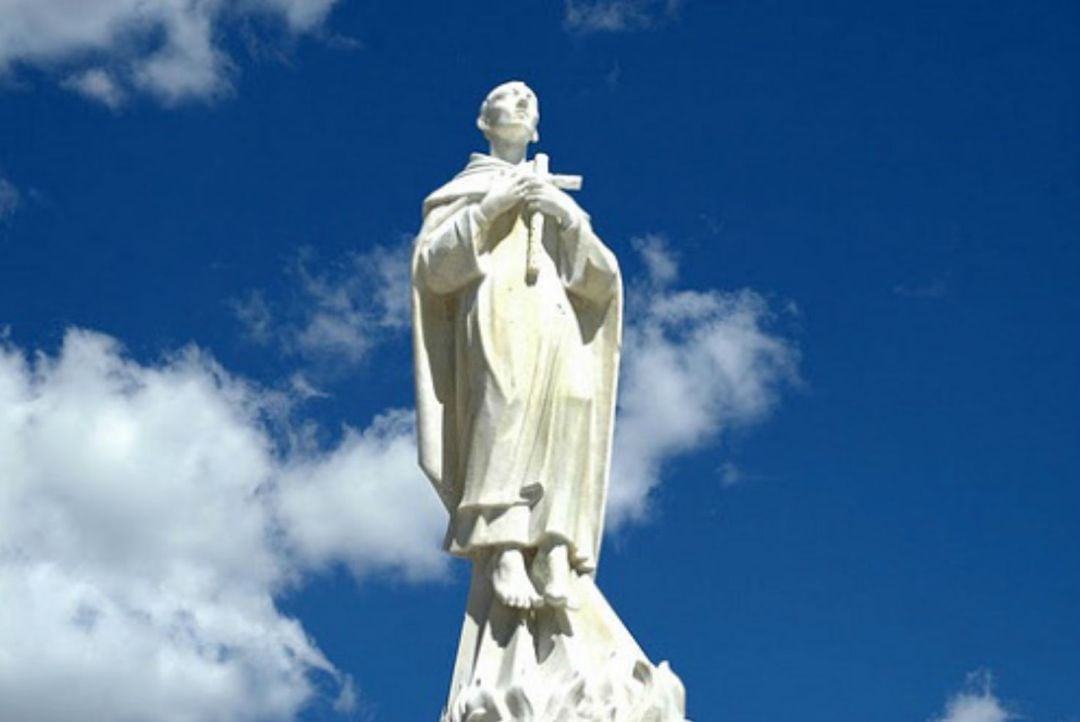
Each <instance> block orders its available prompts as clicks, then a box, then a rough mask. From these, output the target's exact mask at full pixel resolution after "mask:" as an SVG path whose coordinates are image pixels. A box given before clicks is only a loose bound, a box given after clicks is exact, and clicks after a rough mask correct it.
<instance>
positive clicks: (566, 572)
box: [534, 544, 578, 609]
mask: <svg viewBox="0 0 1080 722" xmlns="http://www.w3.org/2000/svg"><path fill="white" fill-rule="evenodd" d="M538 556H542V557H543V560H542V561H541V560H539V559H538V561H541V564H542V565H543V569H542V572H540V573H538V574H535V575H534V576H539V577H541V578H542V579H543V583H542V584H541V590H542V592H543V594H544V601H545V602H547V603H548V604H550V605H551V606H553V607H566V608H568V609H577V607H578V605H577V600H576V599H575V598H574V595H573V594H572V593H571V592H570V581H571V579H570V575H571V574H572V572H571V570H570V550H569V548H568V547H567V545H566V544H554V545H552V546H550V547H548V548H547V549H545V550H544V551H542V552H541V553H540V555H538ZM534 566H536V565H535V563H534Z"/></svg>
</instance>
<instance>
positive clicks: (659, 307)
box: [608, 236, 798, 528]
mask: <svg viewBox="0 0 1080 722" xmlns="http://www.w3.org/2000/svg"><path fill="white" fill-rule="evenodd" d="M635 245H636V246H637V247H638V248H639V249H640V250H641V251H642V252H643V255H644V260H645V262H646V265H647V267H648V269H649V270H650V273H651V274H652V278H651V282H650V283H649V284H648V285H647V286H644V287H636V288H635V287H633V286H632V287H631V290H630V293H631V296H630V304H629V308H628V325H627V328H626V333H625V339H624V343H623V363H622V381H621V385H622V390H621V392H620V395H619V413H618V419H617V424H616V432H615V454H614V468H613V470H612V483H611V491H610V495H609V506H608V514H609V527H611V528H617V527H618V526H619V525H620V524H621V523H623V522H626V521H630V520H634V519H640V518H642V517H645V516H646V515H647V513H648V502H649V493H650V491H651V490H652V489H654V488H655V487H656V486H657V485H658V484H659V483H660V481H661V472H662V469H663V465H664V463H665V462H666V461H667V460H669V459H671V458H672V457H674V456H677V455H678V454H681V453H685V452H687V451H690V450H693V449H696V448H700V447H702V446H703V445H705V444H708V443H711V442H714V441H715V439H716V437H717V435H718V434H719V433H721V432H722V431H723V430H725V429H727V428H730V427H733V426H738V425H744V424H747V423H751V422H754V421H757V420H760V419H762V418H763V417H764V416H765V415H767V414H768V413H769V412H770V411H771V410H772V408H773V407H774V406H775V405H776V403H777V401H778V399H779V395H780V391H781V390H782V389H783V387H784V385H785V384H789V383H792V382H795V381H796V380H797V363H798V354H797V352H796V350H795V348H794V347H793V346H792V345H791V343H790V342H788V341H787V340H785V339H784V338H782V337H781V336H778V335H776V334H775V333H773V332H772V331H771V330H770V322H771V320H772V319H773V312H772V311H771V310H770V308H769V305H768V303H767V302H766V300H765V299H764V298H762V297H761V296H760V295H758V294H756V293H754V292H752V291H739V292H735V293H723V292H719V291H705V292H699V291H679V290H673V289H671V288H670V286H669V285H668V284H669V282H671V281H673V280H674V279H675V278H676V275H677V272H678V267H677V264H676V262H675V259H674V258H673V257H672V256H671V255H670V254H669V253H668V252H667V251H666V250H665V248H664V245H663V242H662V240H661V239H660V238H659V237H656V236H652V237H649V238H647V239H644V240H642V241H638V242H637V243H635ZM732 468H734V467H732ZM728 476H730V475H726V476H724V479H727V478H728Z"/></svg>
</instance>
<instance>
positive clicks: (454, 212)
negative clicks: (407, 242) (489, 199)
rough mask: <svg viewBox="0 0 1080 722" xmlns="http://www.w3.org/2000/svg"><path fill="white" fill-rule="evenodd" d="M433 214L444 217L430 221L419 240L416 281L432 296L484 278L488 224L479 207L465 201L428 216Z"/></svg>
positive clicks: (430, 219) (439, 209)
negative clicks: (485, 240) (483, 253)
mask: <svg viewBox="0 0 1080 722" xmlns="http://www.w3.org/2000/svg"><path fill="white" fill-rule="evenodd" d="M434 214H440V216H441V217H434V218H432V217H429V218H428V219H427V220H426V221H425V223H424V228H423V229H422V230H421V232H420V236H419V237H418V238H417V248H416V270H417V277H418V280H419V282H420V283H422V284H423V285H424V287H425V288H426V289H427V290H428V291H431V292H432V293H437V294H445V293H452V292H454V291H457V290H458V289H460V288H463V287H464V286H466V285H468V284H469V283H472V282H473V281H475V280H476V279H478V278H481V277H482V276H483V275H484V268H483V260H482V256H481V252H482V249H483V247H484V237H485V235H486V233H487V220H486V219H485V218H484V216H483V214H482V213H481V211H480V204H479V203H468V202H465V200H464V199H461V200H460V201H458V202H455V203H454V204H452V205H451V207H450V208H447V209H443V208H436V209H434V210H432V211H431V212H430V214H429V216H431V215H434Z"/></svg>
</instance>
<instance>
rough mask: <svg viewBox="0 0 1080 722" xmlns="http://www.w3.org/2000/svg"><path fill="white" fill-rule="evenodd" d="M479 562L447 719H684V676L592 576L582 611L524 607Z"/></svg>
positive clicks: (583, 587) (580, 595)
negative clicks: (647, 649) (509, 602)
mask: <svg viewBox="0 0 1080 722" xmlns="http://www.w3.org/2000/svg"><path fill="white" fill-rule="evenodd" d="M485 567H486V565H484V564H477V565H475V566H474V570H473V576H472V584H471V587H470V589H469V602H468V608H467V610H466V615H465V624H464V626H463V628H462V632H461V643H460V645H459V647H458V656H457V662H456V664H455V666H454V678H453V682H452V683H451V687H450V698H449V702H448V704H447V707H446V709H445V710H444V711H443V715H442V718H441V722H686V718H685V692H684V690H683V685H682V682H680V681H679V678H678V677H676V676H675V674H674V673H673V672H672V671H671V669H670V668H669V667H668V665H667V663H666V662H664V663H662V664H660V665H659V666H655V665H653V664H652V663H651V662H650V661H649V660H648V658H647V657H646V656H645V654H644V652H642V651H641V648H640V647H639V646H638V645H637V643H636V642H635V641H634V639H633V637H632V636H631V635H630V632H629V631H628V630H627V629H626V627H625V626H624V625H623V624H622V621H621V620H620V619H619V617H618V615H616V614H615V612H614V610H613V609H612V608H611V606H610V605H609V604H608V602H607V600H606V599H604V596H603V594H601V593H600V590H599V589H598V588H597V587H596V584H595V583H594V582H593V580H592V578H590V577H587V576H584V577H577V578H576V579H575V582H574V589H573V592H574V594H575V595H576V597H577V600H578V609H576V610H559V609H552V608H550V607H544V608H542V609H539V610H535V611H532V612H518V611H514V610H511V609H508V608H507V607H505V606H504V605H503V604H502V603H500V602H499V601H498V600H497V599H495V597H494V593H493V590H492V588H491V581H490V578H489V575H488V574H487V573H486V572H485V570H484V568H485Z"/></svg>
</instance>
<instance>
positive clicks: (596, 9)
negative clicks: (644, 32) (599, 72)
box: [563, 0, 682, 33]
mask: <svg viewBox="0 0 1080 722" xmlns="http://www.w3.org/2000/svg"><path fill="white" fill-rule="evenodd" d="M681 7H682V0H566V4H565V14H564V16H563V24H564V25H565V26H566V28H567V29H568V30H572V31H575V32H581V33H592V32H622V31H627V30H640V29H644V28H650V27H653V26H654V25H656V24H657V23H658V22H660V21H662V20H667V19H671V18H673V17H675V16H676V15H677V14H678V12H679V9H680V8H681Z"/></svg>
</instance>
